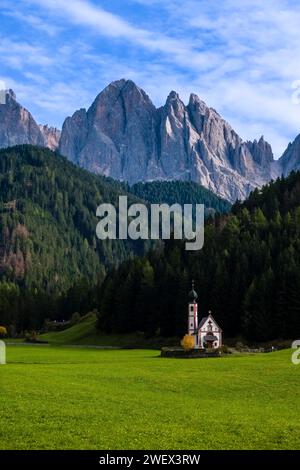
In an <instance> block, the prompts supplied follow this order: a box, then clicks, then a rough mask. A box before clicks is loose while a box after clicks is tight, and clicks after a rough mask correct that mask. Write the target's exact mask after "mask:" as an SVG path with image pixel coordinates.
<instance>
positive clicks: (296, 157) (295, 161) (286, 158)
mask: <svg viewBox="0 0 300 470" xmlns="http://www.w3.org/2000/svg"><path fill="white" fill-rule="evenodd" d="M279 164H280V166H281V169H282V174H283V175H284V176H287V175H288V174H289V173H290V172H291V171H293V170H294V171H299V170H300V134H299V135H298V136H297V137H296V139H295V140H294V142H291V143H290V144H289V145H288V147H287V149H286V151H285V152H284V154H283V155H282V157H281V158H280V159H279Z"/></svg>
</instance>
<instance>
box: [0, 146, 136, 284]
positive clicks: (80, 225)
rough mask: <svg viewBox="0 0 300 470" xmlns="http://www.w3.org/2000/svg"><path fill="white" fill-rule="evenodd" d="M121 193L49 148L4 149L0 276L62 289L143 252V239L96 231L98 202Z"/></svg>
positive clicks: (0, 158) (93, 278)
mask: <svg viewBox="0 0 300 470" xmlns="http://www.w3.org/2000/svg"><path fill="white" fill-rule="evenodd" d="M124 193H125V194H126V192H125V190H124V188H123V187H122V186H121V185H120V184H119V183H117V182H114V181H108V180H107V179H105V178H104V177H99V176H96V175H92V174H90V173H88V172H86V171H85V170H82V169H80V168H79V167H77V166H75V165H73V164H72V163H70V162H68V161H67V160H66V159H65V158H63V157H61V156H59V155H58V154H54V153H52V152H51V151H49V150H46V149H40V148H37V147H31V146H19V147H12V148H10V149H7V150H1V151H0V222H1V224H0V227H1V232H0V277H1V278H2V279H6V280H11V281H13V282H18V283H21V284H22V285H25V286H27V287H28V288H33V287H36V288H38V289H42V290H46V291H48V292H50V291H57V292H62V291H64V290H66V289H67V288H69V287H70V286H72V285H74V283H75V282H76V281H77V280H79V279H81V278H83V277H85V278H87V279H89V282H90V284H91V285H92V284H93V283H95V282H96V280H97V279H98V278H99V276H101V275H103V273H104V272H105V269H106V267H108V266H112V265H114V264H117V263H119V262H120V261H121V260H122V259H123V260H124V259H125V258H126V257H128V256H129V255H130V253H133V252H135V253H137V252H139V251H140V250H141V252H143V244H142V243H133V242H131V241H130V240H129V241H119V240H115V241H104V242H101V241H100V240H98V239H97V238H96V232H95V230H96V225H97V222H98V219H97V218H96V208H97V206H98V205H99V204H101V203H102V202H111V203H113V204H117V203H118V196H119V194H124ZM129 200H131V201H134V200H135V198H134V197H133V196H130V195H129Z"/></svg>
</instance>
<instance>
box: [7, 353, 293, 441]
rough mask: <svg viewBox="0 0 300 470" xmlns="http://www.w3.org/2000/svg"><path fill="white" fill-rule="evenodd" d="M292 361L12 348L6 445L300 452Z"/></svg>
mask: <svg viewBox="0 0 300 470" xmlns="http://www.w3.org/2000/svg"><path fill="white" fill-rule="evenodd" d="M290 356H291V351H288V350H285V351H280V352H276V353H272V354H258V355H251V356H250V355H249V356H242V355H240V356H229V357H224V358H221V359H193V360H180V359H162V358H160V357H159V352H158V351H153V350H152V351H149V350H96V349H91V348H84V347H83V348H72V347H53V346H47V345H46V346H21V345H20V346H12V345H9V346H8V347H7V359H8V364H7V365H4V366H0V389H1V394H0V409H1V413H0V414H1V428H0V448H1V449H172V450H175V449H238V448H241V449H299V448H300V407H299V403H300V400H299V398H300V387H299V386H300V366H295V365H293V364H292V363H291V360H290Z"/></svg>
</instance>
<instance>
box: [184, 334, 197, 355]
mask: <svg viewBox="0 0 300 470" xmlns="http://www.w3.org/2000/svg"><path fill="white" fill-rule="evenodd" d="M181 346H182V347H183V349H184V350H185V351H190V350H191V349H194V347H195V338H194V336H191V335H185V336H184V337H183V339H182V341H181Z"/></svg>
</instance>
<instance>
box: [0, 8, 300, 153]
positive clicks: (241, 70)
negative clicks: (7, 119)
mask: <svg viewBox="0 0 300 470" xmlns="http://www.w3.org/2000/svg"><path fill="white" fill-rule="evenodd" d="M126 3H129V4H131V6H132V5H134V4H135V3H136V4H139V5H138V6H139V8H143V9H144V10H143V11H144V16H143V18H142V23H141V22H140V23H137V17H135V16H134V15H130V13H128V14H127V15H126V18H125V14H124V13H122V14H119V15H118V14H116V13H111V12H109V11H106V10H104V8H102V7H101V6H99V2H95V1H94V2H92V1H91V0H90V1H87V0H72V1H68V2H67V1H64V0H43V2H41V1H40V0H22V1H20V2H19V5H20V8H19V9H18V12H17V13H16V14H15V19H16V20H17V19H19V21H22V19H24V21H27V23H28V24H30V23H31V26H32V27H33V28H35V29H36V31H40V32H41V35H42V33H43V32H47V34H48V36H49V43H48V42H47V41H46V42H45V41H43V40H42V41H41V37H43V38H44V37H45V35H43V36H41V35H39V36H38V35H37V38H36V41H34V40H33V39H32V38H31V40H29V39H28V41H27V40H23V41H20V40H17V39H16V38H14V37H13V38H2V40H0V53H1V55H2V61H3V63H4V64H5V65H6V66H7V67H9V68H11V69H14V70H16V71H17V72H18V73H19V79H18V80H17V83H18V86H19V88H21V89H22V77H24V79H26V85H24V83H23V85H24V86H26V87H27V92H28V90H29V88H28V87H31V86H32V87H35V89H36V90H37V92H36V94H35V96H33V95H32V100H33V104H34V107H35V108H36V110H37V111H38V112H40V113H41V114H43V113H42V107H43V106H44V110H48V111H49V113H50V114H49V116H50V117H51V116H54V115H55V113H54V111H53V110H54V109H55V110H56V119H61V120H62V119H63V117H64V116H65V115H66V114H67V113H70V112H72V111H74V110H75V109H78V108H79V107H81V106H85V107H86V106H87V105H89V104H90V102H91V101H92V99H93V98H94V96H95V95H96V94H97V93H98V92H99V91H101V89H102V88H103V86H105V85H106V84H108V83H109V82H110V81H112V80H116V79H118V78H121V77H125V78H131V79H133V80H135V81H136V82H137V84H138V85H139V86H142V87H143V88H144V89H145V91H146V92H147V93H148V94H149V95H150V97H151V98H152V99H153V101H154V103H155V104H156V105H161V104H163V102H164V101H165V98H166V96H167V94H168V93H169V91H170V90H171V89H175V90H176V91H178V92H179V93H180V95H181V96H182V98H183V100H184V101H185V102H186V101H187V100H188V97H189V94H190V93H191V92H195V93H197V94H199V95H200V96H201V98H202V99H204V100H205V101H206V102H207V104H208V105H210V106H213V107H214V108H216V109H217V110H218V111H219V112H220V114H222V115H223V116H224V117H225V118H226V119H227V120H228V121H229V122H230V123H231V124H232V125H233V127H234V128H235V129H236V130H237V132H238V133H240V134H241V136H242V137H243V138H245V139H253V138H255V137H259V135H260V134H264V135H265V137H266V138H268V139H269V140H270V141H271V143H272V144H273V147H274V152H275V154H276V155H277V156H279V155H280V153H281V152H282V150H283V149H284V147H285V145H286V144H287V143H288V141H289V140H291V139H292V138H293V137H295V136H296V134H298V133H299V131H300V125H299V124H300V106H295V105H293V103H292V93H293V90H292V83H293V82H295V81H296V80H299V79H300V61H299V60H297V57H299V56H300V35H299V24H300V5H299V3H297V2H296V1H294V0H280V1H279V0H265V1H264V2H261V1H260V0H243V2H241V1H238V0H224V2H211V0H164V1H163V2H162V1H160V0H129V1H128V2H126ZM5 4H6V5H5ZM4 6H5V7H6V9H9V4H8V3H7V2H4ZM113 7H114V5H113V4H112V8H113ZM10 9H11V8H10ZM147 9H149V10H147ZM11 10H12V9H11ZM114 11H122V8H121V9H118V8H117V7H116V8H115V9H114ZM147 11H148V12H149V15H147ZM152 14H153V15H152ZM160 17H161V18H160ZM25 18H27V20H26V19H25ZM153 18H155V19H156V20H154V19H153ZM158 19H159V20H158ZM62 24H63V28H64V29H68V28H69V33H70V32H71V40H70V39H68V41H67V40H65V39H64V37H63V35H60V36H61V37H60V38H59V39H58V38H56V36H55V34H56V33H57V32H58V33H59V32H60V29H59V30H58V31H55V28H57V27H58V28H62ZM51 27H52V28H53V30H51ZM47 28H48V30H47ZM51 31H52V32H51ZM75 35H77V36H78V38H77V39H76V40H74V36H75ZM66 37H67V36H66ZM79 37H80V39H79ZM102 39H103V40H104V41H106V43H108V42H109V43H110V44H111V45H112V46H111V49H109V47H107V45H106V48H102ZM3 41H6V43H5V42H3ZM50 41H51V46H50ZM53 44H54V46H55V47H54V48H53ZM122 51H123V52H124V54H122ZM8 52H9V53H8ZM47 87H50V90H54V89H55V88H56V90H57V92H56V94H54V96H52V95H51V97H50V98H49V96H48V88H47ZM69 88H70V90H71V93H69V90H68V89H69ZM24 90H25V89H24ZM73 92H74V93H75V95H76V99H73V96H72V93H73ZM25 93H26V91H24V94H25ZM64 103H66V105H64ZM72 105H74V108H73V109H71V107H72ZM29 107H30V106H29ZM44 114H45V113H44Z"/></svg>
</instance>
